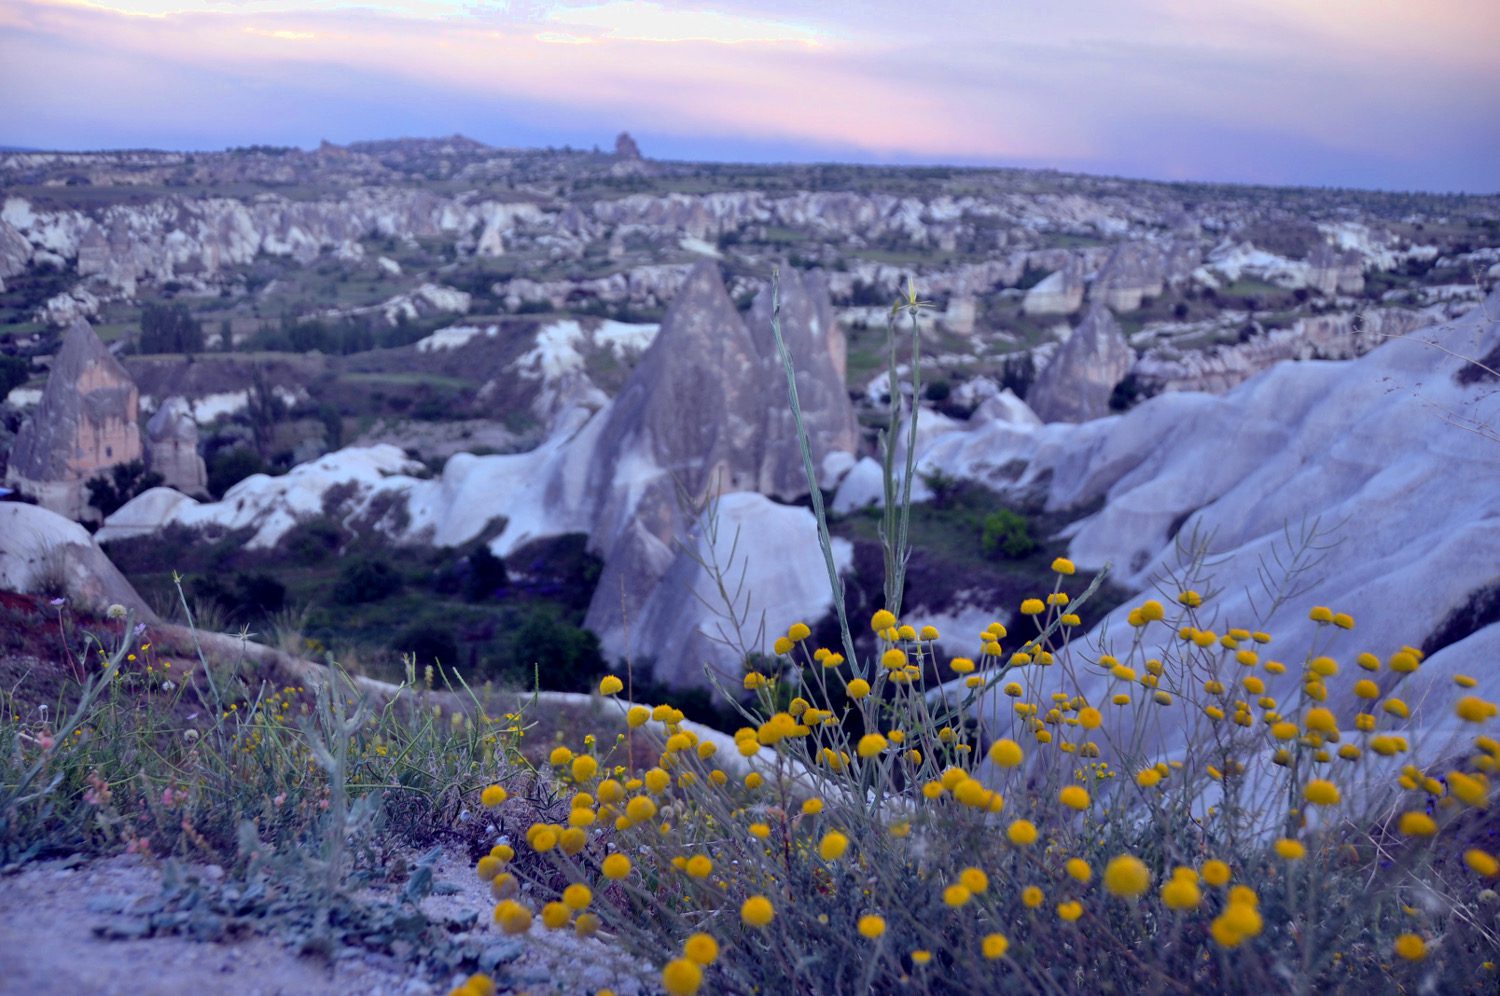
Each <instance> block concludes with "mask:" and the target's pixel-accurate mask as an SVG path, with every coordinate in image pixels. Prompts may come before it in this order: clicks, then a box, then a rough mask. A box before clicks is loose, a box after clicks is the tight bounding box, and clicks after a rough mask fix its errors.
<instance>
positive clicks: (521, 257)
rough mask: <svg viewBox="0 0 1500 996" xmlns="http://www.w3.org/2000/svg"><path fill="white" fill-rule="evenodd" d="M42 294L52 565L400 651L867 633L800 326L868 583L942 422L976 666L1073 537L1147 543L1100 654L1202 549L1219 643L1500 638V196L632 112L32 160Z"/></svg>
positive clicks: (1, 340)
mask: <svg viewBox="0 0 1500 996" xmlns="http://www.w3.org/2000/svg"><path fill="white" fill-rule="evenodd" d="M773 273H775V274H776V275H777V276H776V278H775V280H774V281H773ZM0 283H3V287H0V322H4V324H3V325H0V351H3V353H4V359H3V362H4V367H3V370H0V372H3V373H4V374H5V377H6V380H5V382H4V387H5V390H6V392H7V395H6V398H5V409H4V413H5V421H4V436H3V451H4V452H5V454H6V461H5V466H6V478H5V479H6V482H7V487H8V488H10V489H11V490H12V491H13V493H12V494H11V495H10V496H9V497H10V498H12V499H26V500H30V501H31V502H34V503H35V506H36V507H30V506H28V505H26V504H24V503H23V502H22V501H17V500H12V501H10V502H8V503H6V504H5V505H4V506H0V508H3V510H4V511H5V512H6V518H5V519H4V520H0V521H3V522H4V523H5V524H4V538H3V540H0V575H3V576H4V577H5V579H6V581H7V582H8V584H9V585H10V586H12V587H14V588H17V589H20V590H33V591H36V590H43V589H48V590H50V589H51V588H56V589H58V590H59V591H62V590H73V591H75V592H76V590H77V585H76V584H73V583H72V581H70V579H73V581H76V580H77V579H78V578H79V577H82V576H83V574H85V573H87V572H86V571H83V572H80V569H77V568H75V567H70V566H69V565H75V564H79V563H88V564H93V565H95V567H97V568H98V571H96V572H95V574H94V575H93V576H95V578H96V580H95V581H94V583H93V587H92V588H91V589H90V591H91V592H92V593H93V595H94V596H95V597H100V598H107V600H110V601H122V602H123V601H126V600H127V599H128V600H130V602H131V604H135V605H139V606H140V608H141V610H142V611H154V612H156V613H159V614H162V615H172V614H176V613H178V612H179V609H180V606H182V605H185V604H194V605H196V606H197V607H198V608H199V609H200V610H201V611H202V612H204V613H207V614H209V615H210V616H211V617H212V618H213V620H214V621H215V622H217V623H219V624H220V625H221V626H224V627H228V626H234V625H238V626H248V627H251V628H258V629H261V630H264V631H270V630H272V629H286V630H295V631H296V632H297V633H298V636H299V639H302V640H304V641H306V642H307V647H310V648H315V649H332V650H333V651H335V653H336V654H338V655H339V656H340V657H342V658H346V659H351V660H354V659H362V660H364V661H366V662H367V666H368V667H369V668H370V669H371V670H372V671H374V672H376V673H385V674H387V675H388V676H389V675H390V674H395V673H397V672H399V669H400V663H399V661H400V655H401V654H403V653H415V654H417V656H418V658H419V659H423V660H425V661H432V660H439V661H442V662H443V663H448V664H453V665H455V666H458V667H460V668H467V669H469V670H470V671H471V672H472V673H474V674H480V675H484V676H503V677H505V678H506V679H507V680H525V679H526V678H527V677H528V676H529V675H531V674H532V673H533V671H532V668H533V667H535V668H536V669H537V670H536V672H535V673H537V674H540V676H541V681H542V682H543V684H544V685H552V686H555V687H560V688H574V687H581V686H582V683H583V682H585V681H586V679H587V676H588V675H589V674H592V673H596V672H597V671H598V670H599V669H600V668H602V667H603V666H604V665H605V663H606V662H615V661H619V660H622V659H629V660H631V661H634V662H637V663H638V664H640V665H641V669H642V672H643V674H644V673H649V674H650V675H651V676H652V678H653V679H654V680H655V681H657V682H659V683H660V684H662V685H666V686H671V687H674V688H676V689H678V690H680V691H681V690H690V689H696V690H698V691H700V692H701V691H702V689H703V688H704V687H705V682H706V679H705V672H704V667H705V665H708V666H710V667H711V668H713V669H716V670H717V671H718V672H719V673H720V674H721V675H723V676H725V677H728V678H730V679H731V680H733V679H735V678H736V677H737V675H738V673H739V669H740V667H741V666H742V664H743V662H744V661H745V659H747V657H749V656H751V655H756V654H763V653H766V652H767V651H768V641H769V639H770V638H771V637H774V636H775V635H776V634H777V633H780V632H783V631H784V630H785V628H786V627H787V626H788V625H789V624H790V623H792V622H794V621H797V620H805V621H807V622H808V623H810V624H812V625H813V627H814V629H815V631H816V632H817V633H818V634H819V636H820V638H823V639H826V640H829V641H831V640H832V639H833V638H834V636H835V635H836V633H837V627H836V624H835V623H834V622H833V620H832V618H831V616H830V615H829V612H830V607H831V605H832V598H831V595H830V592H829V586H828V578H827V571H826V567H825V564H824V554H823V552H822V551H821V549H820V546H819V542H818V538H817V526H816V520H815V518H814V515H813V514H812V512H811V510H810V509H809V508H808V497H809V488H808V485H807V480H806V476H805V474H804V469H803V455H802V452H801V450H800V449H799V445H798V433H797V426H796V423H795V422H794V420H793V417H792V413H791V410H790V408H789V405H788V402H787V376H786V374H785V372H784V370H783V366H782V357H781V355H780V353H779V351H778V348H777V345H776V340H775V338H774V337H773V333H772V327H773V324H775V325H776V326H777V327H778V328H779V331H780V334H781V336H782V337H783V338H784V341H785V344H786V349H787V353H788V354H789V356H790V359H791V362H792V366H793V367H794V369H795V381H796V389H797V394H798V398H799V402H800V411H801V418H802V420H803V423H804V425H805V428H806V432H807V439H808V443H809V453H808V456H809V457H810V459H811V463H812V467H813V472H814V475H815V476H816V477H817V479H818V480H817V483H818V487H819V489H820V491H821V492H822V494H823V496H825V497H826V498H827V500H828V502H829V505H830V507H831V508H832V510H833V537H832V551H833V554H834V558H833V559H834V560H835V562H836V567H837V568H838V570H839V571H840V572H841V574H842V576H843V578H844V580H845V583H846V585H847V586H848V591H849V595H850V600H851V608H852V609H853V610H855V611H865V610H869V611H873V610H874V609H875V608H879V607H880V605H879V599H880V587H881V579H880V576H879V575H880V572H881V565H880V563H879V559H878V554H877V553H876V552H874V551H877V550H878V545H877V544H876V542H875V540H876V529H877V518H878V515H879V512H878V506H879V505H880V503H881V501H882V500H883V499H882V473H881V470H880V467H879V463H878V457H879V444H878V434H879V433H880V432H881V431H882V430H887V431H888V430H892V429H895V430H901V429H902V427H903V426H908V425H909V424H910V423H909V420H910V419H911V418H913V417H916V418H917V430H916V437H915V438H916V440H917V442H916V446H917V449H916V453H915V454H914V457H915V459H916V461H917V467H918V470H919V473H920V475H921V476H920V477H919V479H917V480H915V481H914V482H913V486H914V488H915V492H916V495H917V497H918V498H919V505H918V506H917V509H916V510H915V512H914V520H913V538H914V540H915V543H916V551H915V553H914V555H913V558H912V562H911V572H912V578H913V581H912V586H911V590H910V594H909V598H908V601H907V606H908V608H909V610H910V611H911V613H912V614H913V615H915V616H921V617H923V620H924V621H926V620H931V621H934V622H935V623H936V624H937V625H938V627H939V628H940V629H942V630H943V631H944V633H945V635H946V634H948V633H951V634H952V639H951V643H950V642H947V641H945V644H944V646H945V647H946V648H947V650H948V652H949V653H954V654H956V653H964V652H972V650H973V648H972V647H971V646H970V643H972V641H973V640H974V638H975V636H976V635H977V633H978V632H979V630H980V629H981V628H982V627H983V626H984V625H986V623H987V622H988V621H989V620H991V619H997V618H998V619H1000V620H1002V621H1005V622H1006V623H1007V624H1012V625H1013V624H1014V622H1015V619H1014V617H1013V613H1014V612H1015V609H1016V606H1017V605H1018V604H1019V602H1020V599H1021V598H1022V597H1025V596H1027V595H1030V594H1033V593H1034V592H1033V588H1034V587H1035V586H1036V585H1038V584H1041V583H1043V580H1044V579H1045V577H1046V575H1047V565H1048V564H1049V563H1050V561H1051V560H1052V558H1053V557H1054V556H1055V555H1059V554H1064V553H1066V554H1067V555H1069V556H1070V557H1072V558H1073V559H1074V560H1075V561H1076V562H1077V563H1078V565H1079V567H1080V568H1081V569H1082V570H1084V571H1086V572H1087V571H1092V570H1095V569H1103V568H1105V567H1106V566H1108V567H1109V569H1110V574H1109V582H1108V584H1107V585H1106V587H1105V588H1104V589H1102V591H1101V594H1100V595H1099V596H1098V599H1099V600H1098V601H1096V602H1095V603H1094V604H1093V605H1092V606H1091V607H1090V609H1089V610H1087V611H1086V613H1085V625H1086V626H1087V628H1088V629H1089V630H1090V631H1091V636H1090V640H1092V641H1095V642H1094V644H1093V646H1095V647H1096V648H1097V650H1098V652H1100V653H1103V652H1105V651H1106V650H1107V648H1108V646H1109V641H1110V640H1111V639H1113V638H1117V637H1118V633H1119V630H1120V627H1121V625H1122V624H1121V622H1120V613H1115V612H1112V611H1111V610H1112V609H1113V608H1114V606H1116V605H1119V604H1120V603H1121V602H1122V601H1123V600H1124V599H1126V598H1127V597H1134V596H1136V595H1138V594H1140V593H1143V592H1151V591H1153V590H1160V591H1162V592H1163V593H1166V594H1168V595H1169V596H1172V597H1175V588H1173V585H1176V584H1179V583H1180V584H1181V585H1183V586H1191V584H1190V583H1189V582H1190V580H1191V579H1189V578H1187V577H1186V575H1185V574H1184V573H1183V572H1187V573H1189V574H1190V573H1192V572H1193V571H1198V572H1206V573H1201V576H1200V577H1199V579H1198V580H1192V584H1199V585H1202V586H1208V585H1209V584H1210V582H1211V583H1212V586H1213V587H1215V588H1217V589H1218V590H1221V591H1223V592H1224V593H1225V596H1224V600H1223V602H1222V606H1223V607H1222V611H1223V612H1224V613H1225V614H1226V616H1227V617H1231V618H1229V619H1228V620H1226V624H1228V623H1229V622H1236V621H1243V622H1244V624H1245V625H1250V624H1251V623H1252V622H1253V623H1254V625H1255V626H1256V627H1257V628H1259V627H1265V628H1271V627H1273V626H1279V627H1280V628H1279V629H1278V630H1276V631H1277V632H1286V633H1288V634H1290V635H1291V637H1293V638H1299V637H1304V636H1308V635H1309V634H1308V633H1304V632H1303V630H1304V629H1305V628H1306V621H1305V612H1306V609H1305V607H1304V606H1303V605H1302V601H1304V600H1306V599H1315V600H1319V601H1322V602H1325V603H1338V604H1340V605H1341V606H1344V607H1346V608H1347V609H1348V611H1350V612H1351V613H1353V614H1354V615H1355V616H1356V617H1357V618H1358V619H1359V620H1360V623H1361V629H1360V637H1361V639H1362V640H1365V639H1367V640H1369V641H1372V642H1371V645H1372V646H1375V645H1378V646H1379V647H1380V648H1385V647H1387V645H1390V646H1400V645H1402V644H1404V643H1410V644H1412V645H1414V646H1420V647H1422V649H1424V650H1425V651H1426V652H1428V653H1429V654H1439V653H1441V652H1443V651H1446V650H1448V649H1449V648H1453V647H1460V646H1462V647H1464V648H1466V649H1465V650H1464V651H1463V652H1464V653H1465V654H1469V655H1472V653H1475V652H1482V653H1485V654H1488V655H1490V656H1491V657H1493V655H1494V654H1495V653H1496V652H1500V625H1497V623H1500V568H1497V567H1496V565H1497V564H1500V487H1497V482H1500V431H1497V430H1500V391H1497V378H1496V374H1495V370H1496V369H1497V368H1500V332H1497V326H1496V320H1497V318H1500V298H1497V297H1496V294H1495V287H1496V284H1497V283H1500V198H1496V197H1461V196H1437V195H1425V194H1397V193H1373V192H1359V191H1344V190H1326V189H1290V188H1287V189H1282V188H1253V187H1234V186H1213V185H1202V184H1165V183H1154V182H1145V181H1130V180H1122V179H1111V178H1100V177H1090V176H1081V175H1069V174H1061V173H1054V172H1044V171H1023V170H979V169H972V170H971V169H947V168H943V169H919V168H865V167H846V166H835V165H827V166H778V167H770V166H732V165H720V164H703V163H684V162H663V161H655V160H650V159H645V158H642V157H641V156H640V154H639V150H637V149H636V148H635V145H634V143H633V142H631V141H629V140H628V136H622V139H621V141H620V142H619V143H617V145H616V148H615V151H614V152H613V153H606V152H600V151H597V150H595V151H591V152H583V151H574V150H567V149H564V150H556V149H553V150H522V149H501V148H492V147H488V146H484V145H481V144H479V143H476V142H472V141H469V140H467V139H463V138H460V137H454V138H451V139H442V140H422V141H417V140H401V141H390V142H367V143H358V144H354V145H350V146H347V147H336V146H331V145H326V144H325V145H324V146H323V147H321V148H318V149H315V150H313V151H300V150H296V149H278V148H245V149H233V150H228V151H226V152H218V153H194V154H185V153H158V152H146V151H142V152H129V153H119V152H114V153H91V154H84V153H0ZM909 294H910V295H913V296H912V297H908V295H909ZM918 300H919V301H920V302H921V303H922V309H921V315H920V317H919V318H918V320H917V323H916V332H915V339H914V340H913V338H912V333H911V332H910V329H909V326H908V325H906V324H904V321H905V320H904V319H903V321H902V322H898V323H897V324H896V327H895V330H894V337H895V344H894V351H895V352H894V356H893V354H892V348H893V347H892V345H891V342H890V337H891V335H892V333H891V331H890V330H889V329H888V318H889V317H890V316H891V313H892V303H893V302H904V303H908V304H913V303H914V302H915V301H918ZM913 348H915V353H916V355H917V356H919V358H920V363H919V366H920V371H918V370H916V369H914V368H913V364H912V356H913ZM892 368H894V372H895V374H894V377H892V375H891V372H890V371H891V369H892ZM918 373H919V374H920V375H919V376H917V374H918ZM892 410H894V411H895V412H896V423H895V424H894V425H892V424H890V422H891V419H890V413H891V411H892ZM903 436H904V433H902V432H900V431H897V432H895V433H893V438H896V437H903ZM901 445H902V446H904V445H905V444H904V442H903V443H902V444H901ZM1014 522H1019V523H1020V526H1019V527H1015V528H1019V530H1020V534H1021V535H1022V537H1023V538H1024V542H1021V541H1019V540H1018V541H1017V542H1016V543H1015V544H1014V545H1013V546H1011V547H1009V548H1007V547H1006V546H1005V545H1004V544H1003V543H1002V542H1001V541H1000V540H998V539H997V538H996V537H998V536H999V535H1000V533H1001V531H1002V527H1005V528H1012V526H1013V523H1014ZM77 523H83V524H84V525H86V526H87V527H88V530H89V531H93V533H94V535H93V536H92V537H91V536H89V532H88V531H85V529H83V528H81V527H80V526H79V525H77ZM1309 549H1312V550H1316V551H1319V555H1318V556H1316V557H1309V560H1307V561H1298V560H1297V558H1298V557H1299V556H1303V555H1305V554H1306V552H1307V550H1309ZM58 551H64V552H58ZM66 551H71V552H66ZM111 561H113V563H114V564H115V565H118V567H119V568H120V569H121V571H123V575H122V574H119V573H118V572H113V568H112V567H111V568H110V570H109V572H106V571H105V570H104V567H102V566H100V565H109V564H110V562H111ZM1205 564H1206V565H1209V567H1212V566H1213V565H1216V564H1217V565H1221V566H1219V567H1218V568H1217V573H1214V572H1213V571H1210V570H1209V567H1205ZM1268 564H1270V565H1272V567H1267V566H1266V565H1268ZM1293 564H1296V565H1297V567H1296V569H1295V570H1292V569H1291V567H1290V565H1293ZM1277 565H1279V567H1278V566H1277ZM174 571H180V572H182V573H184V574H186V575H187V576H188V582H187V584H188V595H189V597H187V598H178V596H177V595H176V594H175V593H174V592H173V591H172V588H171V585H170V584H169V581H168V579H169V578H170V576H171V574H172V572H174ZM1278 571H1279V572H1280V573H1283V574H1285V575H1287V576H1286V577H1280V576H1279V575H1278V576H1277V577H1272V576H1271V575H1277V574H1278ZM111 572H112V573H111ZM1209 574H1212V575H1213V576H1212V577H1211V578H1210V577H1209V576H1208V575H1209ZM99 578H102V579H103V580H98V579H99ZM725 579H729V580H728V582H727V583H726V582H725ZM70 585H71V587H70ZM105 589H107V590H105ZM1169 589H1170V590H1169ZM137 590H138V591H139V593H140V594H139V596H137V595H136V594H135V593H136V591H137ZM1292 591H1295V593H1296V594H1297V595H1298V596H1299V597H1300V598H1301V599H1302V600H1293V599H1291V598H1289V597H1288V596H1287V593H1288V592H1292ZM1414 593H1415V594H1414ZM246 606H249V607H248V608H246ZM1299 612H1300V613H1301V615H1300V616H1299V615H1298V613H1299ZM1441 670H1442V668H1441V666H1440V667H1439V668H1437V669H1435V671H1434V673H1440V672H1441Z"/></svg>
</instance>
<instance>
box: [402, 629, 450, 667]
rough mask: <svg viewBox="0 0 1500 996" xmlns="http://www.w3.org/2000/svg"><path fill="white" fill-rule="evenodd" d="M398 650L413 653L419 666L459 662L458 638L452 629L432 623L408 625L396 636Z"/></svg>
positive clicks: (447, 665)
mask: <svg viewBox="0 0 1500 996" xmlns="http://www.w3.org/2000/svg"><path fill="white" fill-rule="evenodd" d="M396 651H397V652H398V653H400V654H402V655H403V656H404V655H406V654H411V655H412V656H413V657H415V658H416V663H417V666H418V667H424V666H426V665H428V664H431V665H434V666H436V665H443V666H446V667H452V666H453V665H455V664H457V663H458V654H459V651H458V640H457V639H455V638H454V636H453V632H452V630H450V629H448V628H447V627H444V626H438V625H434V624H432V623H418V624H416V625H412V626H408V627H406V628H405V629H403V630H402V631H401V632H400V633H399V634H397V636H396Z"/></svg>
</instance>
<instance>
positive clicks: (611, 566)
mask: <svg viewBox="0 0 1500 996" xmlns="http://www.w3.org/2000/svg"><path fill="white" fill-rule="evenodd" d="M782 293H783V298H782V310H781V320H782V334H783V337H784V339H785V341H786V344H787V348H788V350H789V352H790V353H791V355H792V358H793V363H794V366H795V368H796V370H797V371H798V373H797V380H798V390H799V394H800V396H801V398H802V404H803V406H804V410H805V417H806V419H807V425H808V431H809V435H810V437H811V440H812V448H813V460H814V466H815V467H817V466H819V465H820V464H821V463H822V462H823V461H824V459H825V458H826V456H827V455H828V454H829V453H830V452H834V451H846V452H849V451H852V450H853V449H854V446H855V443H856V441H857V433H856V426H855V422H854V416H853V409H852V406H851V405H850V404H849V400H848V396H847V395H846V394H845V392H844V389H843V378H842V376H841V375H840V371H839V369H838V366H837V361H838V359H839V358H840V357H841V355H842V348H841V347H842V335H841V333H840V332H839V331H838V329H837V326H836V324H835V323H834V321H833V309H832V306H831V304H830V303H829V301H828V297H827V290H826V285H825V284H824V283H823V282H822V280H821V278H819V277H817V276H813V275H809V276H803V275H799V274H795V273H791V272H788V274H787V277H786V279H785V281H784V282H783V286H782ZM770 313H771V306H770V298H769V294H768V293H766V294H764V295H763V296H761V297H760V298H758V299H757V302H756V304H755V305H753V306H752V309H751V326H752V327H749V328H747V327H746V323H745V321H744V320H743V319H742V318H741V317H740V315H739V313H738V311H736V309H735V307H734V302H732V301H731V300H730V299H729V296H728V294H727V293H725V290H724V285H723V281H722V279H721V278H720V275H719V271H718V268H717V267H716V266H714V265H713V264H712V263H708V262H704V263H700V264H698V265H697V266H696V267H695V268H694V270H693V273H692V276H691V277H690V278H689V279H688V281H687V283H685V284H684V285H683V287H682V289H681V290H680V291H679V292H678V295H677V297H676V298H674V299H673V301H672V305H671V307H670V308H669V309H668V311H667V314H666V316H665V317H664V318H663V320H662V325H661V330H660V332H659V333H658V334H657V335H656V337H655V339H654V341H653V342H652V344H651V347H650V348H649V349H648V350H647V351H646V353H645V355H644V356H643V357H642V358H641V361H640V363H639V364H638V365H637V366H636V368H635V370H634V371H633V372H632V373H631V376H630V379H629V380H628V381H627V382H626V384H625V386H624V387H623V388H622V389H621V391H620V393H619V395H618V397H616V399H615V401H614V402H613V403H612V405H611V406H610V408H609V410H608V411H607V412H606V413H602V414H601V418H602V419H603V423H602V426H601V428H600V430H599V437H598V440H597V442H595V443H594V444H593V445H594V449H593V458H592V459H593V463H592V466H591V468H590V471H589V475H588V482H589V483H588V486H587V487H586V489H585V490H586V493H591V494H596V495H601V496H603V497H602V500H601V501H600V502H599V505H598V511H597V513H596V514H595V515H594V516H593V517H592V521H593V530H592V533H591V536H592V540H591V542H592V544H593V545H594V546H595V548H596V549H598V550H600V551H601V552H602V553H603V555H604V560H605V568H604V573H603V574H602V575H601V577H600V581H599V587H598V591H597V593H596V594H595V597H594V602H593V604H592V605H591V606H590V607H589V613H588V617H587V624H588V625H589V627H590V628H592V629H593V630H594V631H595V632H596V633H598V634H599V635H600V638H601V640H602V642H603V643H604V646H605V648H606V650H607V651H608V652H610V653H613V654H621V653H632V654H635V653H639V652H640V649H641V646H642V645H641V644H640V642H639V640H636V639H634V638H632V639H630V640H628V641H627V639H626V633H627V630H629V629H630V626H628V625H627V624H628V623H629V621H630V620H633V619H638V617H639V613H640V611H641V609H642V607H643V605H644V600H645V598H646V597H647V596H648V595H649V593H650V592H651V591H652V590H653V589H654V588H655V587H656V585H657V584H658V583H659V582H660V581H661V579H662V577H663V576H664V574H665V572H666V571H667V569H668V567H669V566H670V565H671V563H672V562H673V559H674V557H675V555H676V553H675V550H674V549H673V546H672V544H673V542H674V541H675V540H676V538H677V537H679V536H681V535H683V533H684V531H685V529H686V528H687V527H688V526H689V525H690V524H691V523H692V521H693V515H694V513H692V512H690V511H685V507H686V508H687V509H692V508H695V507H699V506H700V505H701V503H703V502H705V501H707V500H710V499H712V498H713V497H715V496H717V495H721V494H725V493H727V492H735V491H760V492H761V493H764V494H772V495H779V496H782V497H794V496H796V495H800V494H804V493H806V491H807V483H806V478H805V476H804V473H803V469H802V461H801V457H800V454H799V452H798V451H797V449H796V439H795V434H794V432H793V431H792V425H791V419H790V415H789V414H785V415H784V414H783V412H784V410H785V405H784V403H783V402H782V401H781V400H780V399H782V398H784V397H785V391H786V377H785V374H784V372H783V370H782V367H781V363H780V360H779V358H778V357H777V355H776V350H775V344H774V339H773V337H772V333H771V330H770Z"/></svg>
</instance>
